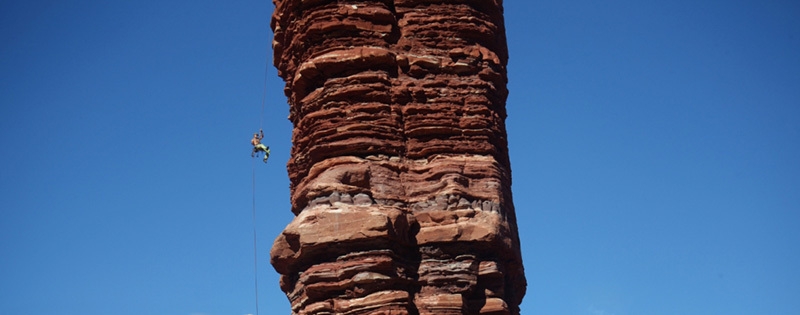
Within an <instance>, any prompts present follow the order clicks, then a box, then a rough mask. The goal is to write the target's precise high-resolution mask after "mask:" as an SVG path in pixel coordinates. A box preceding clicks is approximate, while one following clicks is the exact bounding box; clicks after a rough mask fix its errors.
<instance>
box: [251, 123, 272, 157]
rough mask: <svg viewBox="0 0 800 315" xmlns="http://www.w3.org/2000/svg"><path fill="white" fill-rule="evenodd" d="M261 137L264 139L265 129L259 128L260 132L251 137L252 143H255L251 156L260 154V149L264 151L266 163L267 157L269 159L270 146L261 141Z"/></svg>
mask: <svg viewBox="0 0 800 315" xmlns="http://www.w3.org/2000/svg"><path fill="white" fill-rule="evenodd" d="M261 139H264V130H259V132H257V133H254V134H253V139H250V144H252V145H253V152H252V153H250V157H255V156H257V155H258V151H262V152H264V163H267V159H269V147H268V146H265V145H264V144H263V143H261Z"/></svg>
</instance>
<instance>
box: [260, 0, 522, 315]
mask: <svg viewBox="0 0 800 315" xmlns="http://www.w3.org/2000/svg"><path fill="white" fill-rule="evenodd" d="M274 2H275V5H276V9H275V13H274V15H273V20H272V28H273V30H274V31H275V38H274V42H273V48H274V51H275V56H274V63H275V65H276V67H277V68H278V71H279V75H280V76H281V77H283V79H284V80H285V81H286V88H285V92H286V95H287V97H288V99H289V104H290V115H289V119H290V120H291V121H292V123H293V124H294V127H295V129H294V133H293V139H292V141H293V144H294V146H293V148H292V156H291V158H290V160H289V162H288V165H287V167H288V170H289V177H290V180H291V192H292V195H291V202H292V211H293V212H294V213H295V214H296V215H297V216H296V218H295V219H294V220H293V221H292V222H291V223H290V224H289V225H288V226H287V227H286V229H285V230H284V231H283V233H282V234H281V235H279V236H278V238H277V239H276V240H275V243H274V245H273V248H272V252H271V257H272V264H273V266H274V267H275V269H276V270H277V271H278V272H279V273H280V274H281V275H282V277H281V288H282V289H283V291H284V292H286V294H287V296H288V298H289V300H290V301H291V305H292V313H293V314H353V315H355V314H519V307H518V306H519V303H520V302H521V300H522V297H523V295H524V293H525V286H526V283H525V278H524V273H523V268H522V261H521V256H520V252H519V238H518V236H517V226H516V219H515V216H514V207H513V203H512V199H511V189H510V185H511V173H510V166H509V160H508V152H507V142H506V133H505V125H504V120H505V100H506V95H507V90H506V68H505V67H506V63H507V54H506V42H505V30H504V28H503V17H502V3H501V1H500V0H371V1H370V0H362V1H346V0H338V1H334V0H274Z"/></svg>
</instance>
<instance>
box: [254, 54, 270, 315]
mask: <svg viewBox="0 0 800 315" xmlns="http://www.w3.org/2000/svg"><path fill="white" fill-rule="evenodd" d="M267 43H269V41H267ZM264 59H265V60H264V87H263V91H262V93H261V115H260V116H259V117H260V118H261V121H260V122H259V125H258V130H259V131H261V132H263V130H264V108H265V107H266V104H267V76H268V74H269V45H267V49H266V52H265V53H264ZM264 154H267V152H264ZM256 157H257V156H254V157H253V158H252V161H253V162H252V165H253V278H254V279H255V295H256V315H258V237H257V234H256V230H257V229H256V160H255V158H256Z"/></svg>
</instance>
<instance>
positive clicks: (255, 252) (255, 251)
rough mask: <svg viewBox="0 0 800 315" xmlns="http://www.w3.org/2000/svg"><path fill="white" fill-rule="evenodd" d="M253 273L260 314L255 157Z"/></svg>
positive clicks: (254, 162)
mask: <svg viewBox="0 0 800 315" xmlns="http://www.w3.org/2000/svg"><path fill="white" fill-rule="evenodd" d="M252 164H253V275H254V278H255V290H256V292H255V293H256V315H258V237H257V235H256V160H255V159H253V163H252Z"/></svg>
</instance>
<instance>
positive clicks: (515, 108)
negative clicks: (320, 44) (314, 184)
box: [0, 0, 800, 315]
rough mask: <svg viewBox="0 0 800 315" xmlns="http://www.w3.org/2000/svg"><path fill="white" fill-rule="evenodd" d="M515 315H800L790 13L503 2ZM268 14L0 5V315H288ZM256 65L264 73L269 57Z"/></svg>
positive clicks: (239, 5)
mask: <svg viewBox="0 0 800 315" xmlns="http://www.w3.org/2000/svg"><path fill="white" fill-rule="evenodd" d="M505 10H506V11H505V12H506V27H507V35H508V42H509V50H510V56H511V59H510V63H509V85H508V86H509V89H510V93H511V94H510V96H509V99H508V104H507V108H508V113H509V117H508V120H507V124H508V133H509V148H510V153H511V161H512V169H513V179H514V182H513V193H514V198H515V205H516V209H517V216H518V219H519V226H520V237H521V239H522V252H523V259H524V262H525V269H526V274H527V278H528V293H527V296H526V297H525V300H524V302H523V304H522V314H526V315H532V314H541V315H550V314H553V315H559V314H568V315H569V314H574V315H626V314H655V315H661V314H663V315H666V314H800V298H798V297H800V271H799V270H798V269H799V268H798V266H800V228H798V225H800V2H797V1H794V0H760V1H755V0H752V1H740V0H726V1H714V0H708V1H686V0H678V1H641V0H610V1H592V0H575V1H569V0H567V1H531V0H507V1H506V3H505ZM271 11H272V4H271V3H270V2H269V1H264V0H261V1H255V0H242V1H208V0H193V1H187V0H163V1H99V0H85V1H45V0H42V1H0V144H2V145H1V146H0V314H68V315H69V314H85V315H96V314H97V315H99V314H120V315H126V314H132V315H133V314H136V315H141V314H155V315H159V314H164V315H201V314H202V315H244V314H253V313H255V293H254V277H253V274H254V270H253V269H254V268H253V267H254V265H253V221H252V218H251V211H252V205H253V200H254V194H253V174H254V172H255V187H256V190H257V194H256V195H255V204H256V208H257V220H256V222H255V223H256V227H257V231H258V258H259V260H258V283H259V286H258V288H259V307H260V313H261V314H289V307H288V302H287V301H286V298H285V297H284V296H283V294H282V292H280V290H279V289H278V286H277V282H278V277H277V274H276V273H275V272H274V271H273V270H272V268H271V266H270V265H269V262H268V261H269V255H268V252H269V248H270V247H271V243H272V240H273V239H274V238H275V237H276V236H277V235H278V233H280V231H281V230H282V229H283V227H284V226H285V225H286V224H287V223H288V222H289V221H290V220H291V218H292V214H291V212H290V209H289V195H288V193H289V191H288V186H289V183H288V178H287V174H286V169H285V163H286V161H287V159H288V156H289V149H290V146H291V139H290V136H291V124H290V123H289V122H288V120H287V119H286V117H287V115H288V106H287V105H286V100H285V98H284V96H283V92H282V88H283V82H282V81H281V80H280V79H279V78H278V77H277V75H276V73H275V70H274V68H272V67H271V66H270V67H269V69H268V72H267V80H266V86H267V88H266V104H267V105H266V108H265V114H264V116H263V128H264V131H265V133H266V134H267V136H266V139H265V141H264V142H265V143H266V144H268V145H270V146H271V147H272V153H273V155H272V158H271V160H270V163H269V164H267V165H263V164H261V162H259V161H255V162H254V161H253V160H252V159H251V158H250V156H249V151H250V146H249V144H248V140H249V138H250V136H251V134H252V132H253V131H255V130H257V129H258V128H259V126H260V125H261V108H262V107H261V99H262V95H263V94H262V93H264V82H265V79H264V72H265V71H264V70H265V62H266V57H265V54H266V53H267V52H268V49H269V47H268V46H269V41H270V36H271V33H270V32H269V31H268V22H269V15H270V14H271ZM269 53H270V54H271V52H269Z"/></svg>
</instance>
